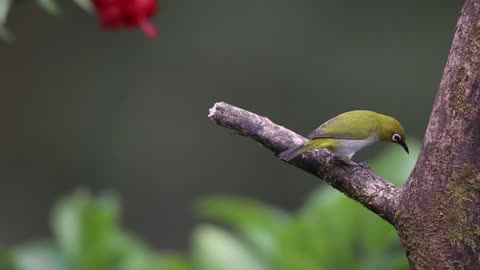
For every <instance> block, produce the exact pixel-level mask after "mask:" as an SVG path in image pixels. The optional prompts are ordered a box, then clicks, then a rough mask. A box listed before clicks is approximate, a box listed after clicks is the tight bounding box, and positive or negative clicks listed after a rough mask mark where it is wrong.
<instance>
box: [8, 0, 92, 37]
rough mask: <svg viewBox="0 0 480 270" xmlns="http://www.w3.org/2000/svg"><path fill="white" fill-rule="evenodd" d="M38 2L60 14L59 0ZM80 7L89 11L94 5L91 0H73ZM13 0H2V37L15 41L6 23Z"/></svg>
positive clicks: (52, 12) (53, 12) (51, 12)
mask: <svg viewBox="0 0 480 270" xmlns="http://www.w3.org/2000/svg"><path fill="white" fill-rule="evenodd" d="M36 1H37V4H38V5H39V6H40V7H41V8H43V9H44V10H45V11H46V12H47V13H49V14H52V15H60V14H61V11H60V7H59V5H58V2H57V0H36ZM72 1H73V2H74V3H76V4H77V5H78V6H79V7H80V8H82V9H83V10H85V11H87V12H92V10H93V7H92V3H91V0H72ZM11 6H12V0H0V39H3V40H5V41H9V42H11V41H13V39H14V37H13V35H12V34H11V33H10V32H9V31H8V30H7V28H6V26H5V24H6V22H7V17H8V14H9V13H10V11H11Z"/></svg>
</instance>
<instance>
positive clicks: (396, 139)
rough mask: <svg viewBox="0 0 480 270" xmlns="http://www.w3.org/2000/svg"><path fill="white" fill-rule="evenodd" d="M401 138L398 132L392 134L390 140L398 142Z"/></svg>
mask: <svg viewBox="0 0 480 270" xmlns="http://www.w3.org/2000/svg"><path fill="white" fill-rule="evenodd" d="M401 139H402V136H400V135H398V134H393V136H392V141H394V142H399V141H400V140H401Z"/></svg>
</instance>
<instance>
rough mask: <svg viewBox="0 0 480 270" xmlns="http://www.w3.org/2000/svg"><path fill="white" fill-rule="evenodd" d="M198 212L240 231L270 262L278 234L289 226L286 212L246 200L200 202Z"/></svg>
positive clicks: (211, 198) (217, 199)
mask: <svg viewBox="0 0 480 270" xmlns="http://www.w3.org/2000/svg"><path fill="white" fill-rule="evenodd" d="M196 209H197V212H198V213H199V214H200V215H202V216H203V217H206V218H209V219H213V220H215V221H219V222H222V223H224V224H227V225H229V226H231V227H233V228H234V229H236V230H238V231H240V232H241V233H242V236H243V237H245V239H246V240H248V242H249V243H250V244H252V246H253V247H254V249H255V251H256V253H258V254H259V255H261V256H263V257H264V259H267V260H268V259H269V258H270V256H271V254H272V252H273V249H274V248H275V246H276V244H277V243H276V240H277V236H276V235H278V233H280V232H281V231H282V230H283V229H284V228H285V226H286V225H287V224H288V222H289V216H288V214H287V213H286V212H284V211H282V210H280V209H278V208H275V207H273V206H270V205H267V204H264V203H261V202H258V201H254V200H250V199H242V198H234V197H226V196H216V197H208V198H206V199H203V200H200V201H199V202H198V204H197V207H196Z"/></svg>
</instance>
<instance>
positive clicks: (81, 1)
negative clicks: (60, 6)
mask: <svg viewBox="0 0 480 270" xmlns="http://www.w3.org/2000/svg"><path fill="white" fill-rule="evenodd" d="M73 2H75V3H76V4H77V5H78V6H80V7H81V8H82V9H83V10H85V11H86V12H89V13H91V12H92V11H93V5H92V0H73Z"/></svg>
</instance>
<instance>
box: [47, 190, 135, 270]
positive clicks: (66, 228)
mask: <svg viewBox="0 0 480 270" xmlns="http://www.w3.org/2000/svg"><path fill="white" fill-rule="evenodd" d="M119 219H120V217H119V207H118V203H117V200H116V199H115V198H114V197H113V196H111V195H108V194H107V195H103V196H101V197H99V198H98V199H96V200H94V199H93V198H91V197H90V195H89V194H88V193H86V192H83V191H79V192H76V193H75V194H74V195H73V196H70V197H67V198H65V199H63V200H61V201H60V202H59V203H58V205H57V207H56V208H55V210H54V213H53V218H52V224H53V230H54V235H55V236H56V239H57V241H58V243H59V245H60V247H61V248H62V249H63V250H64V251H65V253H66V254H67V256H68V257H69V259H70V260H71V261H72V262H73V263H74V264H75V265H76V266H77V268H78V269H80V270H103V269H116V267H118V264H119V262H120V258H121V257H122V255H123V253H122V252H124V249H125V248H126V246H125V241H126V240H125V238H126V237H124V236H123V235H122V234H121V233H120V231H119V230H120V228H119Z"/></svg>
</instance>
